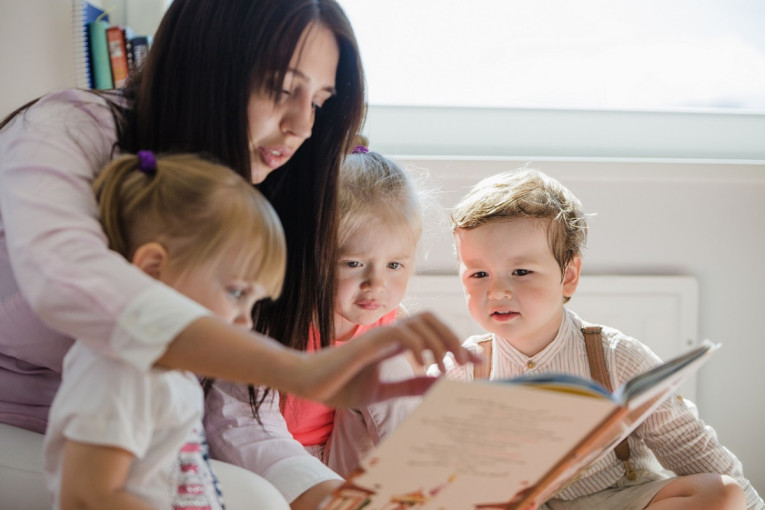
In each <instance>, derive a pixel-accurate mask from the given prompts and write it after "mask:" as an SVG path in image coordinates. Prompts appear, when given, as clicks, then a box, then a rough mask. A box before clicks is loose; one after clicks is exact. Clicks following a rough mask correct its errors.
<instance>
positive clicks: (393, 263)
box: [388, 262, 402, 269]
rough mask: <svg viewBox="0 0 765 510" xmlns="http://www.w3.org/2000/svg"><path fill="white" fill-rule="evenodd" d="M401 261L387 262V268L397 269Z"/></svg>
mask: <svg viewBox="0 0 765 510" xmlns="http://www.w3.org/2000/svg"><path fill="white" fill-rule="evenodd" d="M401 265H402V264H401V262H388V268H389V269H398V268H400V267H401Z"/></svg>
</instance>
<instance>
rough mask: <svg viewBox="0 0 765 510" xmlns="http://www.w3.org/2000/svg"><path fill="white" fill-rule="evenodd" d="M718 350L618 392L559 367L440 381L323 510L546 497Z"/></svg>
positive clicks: (672, 364)
mask: <svg viewBox="0 0 765 510" xmlns="http://www.w3.org/2000/svg"><path fill="white" fill-rule="evenodd" d="M715 349H716V346H713V345H711V344H709V343H707V344H704V345H703V346H701V347H698V348H696V349H694V350H693V351H690V352H689V353H687V354H685V355H683V356H680V357H678V358H675V359H673V360H670V361H668V362H667V363H664V364H662V365H660V366H658V367H656V368H654V369H652V370H650V371H648V372H646V373H645V374H642V375H639V376H637V377H635V378H633V380H632V381H630V382H628V383H627V384H625V385H624V386H622V387H621V388H619V389H617V391H615V392H614V393H613V394H610V393H608V392H607V391H606V390H605V389H603V388H599V387H598V385H597V384H596V383H593V382H592V381H589V380H585V379H580V378H576V377H572V376H568V375H557V374H552V375H551V374H546V375H540V376H533V377H521V378H518V379H513V380H509V381H475V382H463V381H454V380H448V379H441V380H439V381H437V382H436V384H434V385H433V387H432V388H431V390H430V391H429V392H428V393H427V394H426V396H425V398H424V399H423V401H422V404H421V405H420V406H419V407H418V408H417V409H416V410H415V411H414V412H413V413H412V414H411V415H410V416H409V417H408V418H407V419H406V420H405V421H404V422H403V423H402V424H401V426H400V427H399V428H398V429H396V430H395V431H394V432H393V433H392V434H390V435H389V436H388V437H387V438H386V439H385V440H384V441H383V442H382V443H381V444H380V445H379V447H378V448H377V449H376V450H375V451H374V452H373V453H372V454H371V456H370V457H368V458H367V459H366V460H365V461H364V462H363V463H362V466H361V469H360V470H359V471H358V472H356V473H354V474H353V475H352V476H351V477H349V479H348V482H347V483H346V484H345V485H343V486H341V488H339V489H338V490H337V491H336V493H335V496H334V499H333V500H331V501H330V503H329V504H328V505H327V506H326V507H325V509H326V510H352V509H359V508H364V510H393V509H396V510H399V509H404V508H418V509H420V508H421V509H434V510H451V509H455V510H465V509H479V508H480V509H490V508H491V509H498V508H503V509H507V510H511V509H516V508H524V507H525V506H527V505H528V504H530V503H531V502H532V501H533V502H536V503H538V504H541V503H542V502H544V501H546V500H547V499H549V497H551V496H552V495H553V494H554V493H555V492H557V491H558V490H560V489H561V488H563V487H564V486H565V485H567V484H568V483H571V482H572V480H574V479H575V478H576V477H577V476H578V475H579V474H580V473H582V472H583V470H585V469H586V467H587V466H589V465H590V464H591V463H592V462H594V461H595V460H597V459H598V458H600V456H602V455H605V454H606V453H607V452H608V451H609V449H610V448H612V447H613V446H615V445H616V444H618V442H619V441H621V440H622V439H623V438H624V437H626V436H627V435H628V434H629V433H630V432H631V431H632V430H633V429H634V428H635V427H637V425H639V424H640V423H641V422H642V420H644V419H645V418H646V417H647V416H648V414H650V412H652V411H653V410H654V409H655V408H656V407H657V406H658V405H660V403H661V402H663V401H664V399H665V398H667V397H668V396H669V395H670V394H671V393H672V392H673V391H674V390H675V389H676V388H677V386H678V385H679V384H680V383H681V382H682V380H683V379H684V378H685V377H687V376H688V375H690V374H691V373H693V372H694V371H695V370H696V369H698V367H699V366H700V365H701V364H702V363H703V362H704V361H706V359H707V357H708V355H710V354H711V353H712V352H713V351H714V350H715ZM445 482H447V483H445ZM434 488H438V490H435V491H434V490H433V489H434Z"/></svg>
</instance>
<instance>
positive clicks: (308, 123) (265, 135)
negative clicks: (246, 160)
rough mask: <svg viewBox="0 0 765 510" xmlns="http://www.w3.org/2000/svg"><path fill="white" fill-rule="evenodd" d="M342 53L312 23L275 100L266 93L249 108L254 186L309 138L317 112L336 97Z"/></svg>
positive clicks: (252, 98)
mask: <svg viewBox="0 0 765 510" xmlns="http://www.w3.org/2000/svg"><path fill="white" fill-rule="evenodd" d="M339 59H340V49H339V48H338V46H337V41H336V40H335V36H334V34H333V33H332V32H330V31H329V30H328V29H327V28H326V27H324V26H323V25H320V24H313V25H309V26H308V27H307V28H306V29H305V31H304V32H303V34H302V35H301V36H300V40H299V41H298V44H297V47H296V49H295V53H294V54H293V55H292V59H291V60H290V65H289V68H288V69H287V73H286V75H285V77H284V83H283V84H282V90H281V93H280V94H279V96H278V98H277V100H276V102H274V101H273V99H272V97H270V95H269V94H268V92H267V91H263V90H258V91H254V92H253V93H252V94H251V95H250V100H249V103H248V105H247V119H248V122H249V139H250V161H251V171H250V176H251V179H252V182H253V184H257V183H260V182H263V180H264V179H265V178H266V177H267V176H268V174H269V173H271V172H272V171H273V170H275V169H277V168H279V167H280V166H282V165H283V164H285V163H286V162H287V161H288V160H289V159H290V157H292V155H293V154H294V153H295V151H297V150H298V148H299V147H300V145H301V144H302V143H303V141H305V140H306V139H307V138H309V137H310V136H311V129H312V128H313V122H314V117H315V115H316V110H317V109H319V108H321V106H322V105H323V104H324V102H325V101H326V100H327V99H329V98H330V97H332V96H333V95H334V94H335V74H336V73H337V63H338V60H339Z"/></svg>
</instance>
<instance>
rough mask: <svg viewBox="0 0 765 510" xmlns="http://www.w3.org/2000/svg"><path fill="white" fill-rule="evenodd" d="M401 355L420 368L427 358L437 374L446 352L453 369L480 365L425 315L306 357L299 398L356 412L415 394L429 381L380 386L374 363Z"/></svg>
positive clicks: (419, 379) (418, 379) (417, 379)
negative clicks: (436, 367)
mask: <svg viewBox="0 0 765 510" xmlns="http://www.w3.org/2000/svg"><path fill="white" fill-rule="evenodd" d="M405 351H409V352H410V353H411V355H412V356H413V357H414V359H415V360H416V361H417V362H418V363H420V364H425V363H426V361H427V360H426V356H428V355H430V356H432V358H433V359H434V360H436V363H438V365H439V368H441V369H442V370H443V369H444V366H443V358H444V356H445V355H446V354H447V353H452V355H453V356H454V359H455V360H456V361H457V363H459V364H463V363H466V362H473V363H480V362H481V359H480V358H479V357H477V356H476V355H475V354H473V353H471V352H469V351H467V350H466V349H463V348H462V346H461V345H460V341H459V339H458V338H457V337H456V336H455V335H454V333H453V332H452V331H451V330H450V329H449V328H448V327H447V326H446V325H445V324H444V323H443V322H441V321H440V320H439V319H437V318H436V316H435V315H433V314H432V313H429V312H425V313H421V314H417V315H413V316H411V317H408V318H406V319H403V320H400V321H398V322H397V323H395V324H393V325H389V326H382V327H379V328H374V329H373V330H371V331H369V332H367V333H366V334H364V335H362V336H360V337H358V338H355V339H354V340H353V341H352V342H348V343H345V344H343V345H341V346H339V347H333V348H328V349H324V350H322V351H319V352H317V353H315V354H313V355H310V356H307V357H306V359H305V364H306V367H305V369H304V370H302V374H301V375H302V376H305V377H304V379H305V381H304V383H305V385H306V386H305V388H304V390H305V393H304V394H303V395H302V396H304V397H306V398H311V399H314V400H320V401H322V402H325V403H327V404H329V405H332V406H336V407H357V406H361V405H365V404H369V403H372V402H377V401H380V400H385V399H388V398H393V397H402V396H411V395H421V394H423V393H424V392H425V391H426V390H427V389H428V388H430V386H431V385H432V384H433V382H435V378H432V377H426V376H420V377H414V378H412V379H407V380H403V381H396V382H382V381H380V378H379V364H380V362H381V361H383V360H385V359H387V358H390V357H391V356H395V355H397V354H400V353H402V352H405ZM425 353H428V354H427V355H426V354H425Z"/></svg>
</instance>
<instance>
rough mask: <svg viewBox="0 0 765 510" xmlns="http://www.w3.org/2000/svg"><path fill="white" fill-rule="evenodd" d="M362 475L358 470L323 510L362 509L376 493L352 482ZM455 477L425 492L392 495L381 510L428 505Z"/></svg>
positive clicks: (418, 490) (397, 509) (415, 491)
mask: <svg viewBox="0 0 765 510" xmlns="http://www.w3.org/2000/svg"><path fill="white" fill-rule="evenodd" d="M362 473H363V470H359V471H357V472H356V473H354V474H353V475H351V476H350V477H349V478H348V480H347V481H346V483H345V484H343V486H342V487H341V488H340V489H339V490H338V492H337V493H336V495H335V499H333V500H332V502H331V504H330V505H327V506H325V507H324V509H323V510H345V509H353V508H364V507H365V506H366V505H367V504H369V503H370V502H371V498H372V496H374V495H376V494H377V491H375V490H372V489H367V488H365V487H361V486H358V485H355V484H354V483H353V482H352V480H353V478H354V477H355V476H358V475H360V474H362ZM456 477H457V476H456V475H451V476H449V477H448V478H447V479H446V480H445V481H444V482H442V483H440V484H438V485H436V486H434V487H432V488H430V489H428V490H425V489H423V488H422V487H420V488H417V489H415V490H412V491H409V492H402V493H397V494H392V495H391V496H390V498H389V499H388V502H387V504H385V505H384V506H383V507H382V509H383V510H409V509H412V508H421V507H423V506H424V505H425V504H426V503H429V502H430V501H431V500H432V499H433V498H434V497H435V496H437V495H438V494H439V493H440V492H441V490H443V489H444V488H445V487H447V486H448V485H449V484H451V483H452V482H454V480H455V479H456Z"/></svg>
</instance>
